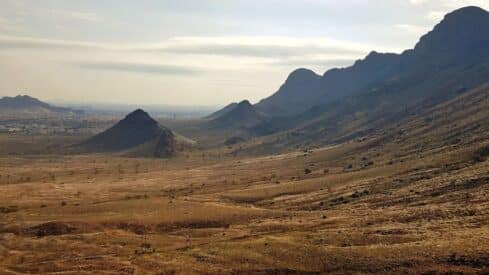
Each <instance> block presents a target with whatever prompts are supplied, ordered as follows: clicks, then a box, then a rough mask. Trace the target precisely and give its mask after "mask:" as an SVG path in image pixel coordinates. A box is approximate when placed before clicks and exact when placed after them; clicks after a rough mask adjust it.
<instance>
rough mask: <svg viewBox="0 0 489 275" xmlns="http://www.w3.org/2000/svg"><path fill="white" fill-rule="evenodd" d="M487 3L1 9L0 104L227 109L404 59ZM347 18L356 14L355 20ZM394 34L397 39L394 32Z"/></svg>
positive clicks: (24, 0)
mask: <svg viewBox="0 0 489 275" xmlns="http://www.w3.org/2000/svg"><path fill="white" fill-rule="evenodd" d="M467 5H477V6H480V7H482V8H485V9H487V8H489V2H488V1H482V0H478V1H477V0H475V1H468V0H467V1H465V0H464V1H455V0H394V1H376V4H372V3H369V1H366V0H350V1H342V3H337V1H330V0H317V1H313V0H305V1H277V0H268V1H260V2H258V1H226V2H221V1H216V0H204V1H196V0H186V1H178V3H177V2H174V1H152V0H151V1H139V2H137V3H136V2H132V1H111V0H110V1H103V2H100V1H59V0H50V1H42V3H41V2H40V1H33V0H15V1H14V0H5V1H2V3H1V4H0V7H1V9H0V48H2V52H1V53H0V60H1V61H0V73H1V74H2V76H3V81H2V82H1V83H0V96H15V95H18V94H28V95H31V96H34V97H38V98H40V99H42V100H45V101H49V102H61V101H64V102H76V103H80V104H82V103H83V102H87V103H95V102H96V103H97V104H129V105H141V104H142V105H148V104H153V105H171V106H208V107H210V106H223V105H225V104H227V103H229V102H236V101H240V100H242V99H249V100H250V101H251V102H257V101H259V100H260V99H262V98H264V97H267V96H269V95H271V94H272V93H273V92H275V91H276V90H277V89H278V88H279V86H280V85H281V84H282V83H283V82H284V81H285V78H286V77H287V75H288V74H289V73H290V72H291V71H292V70H294V69H296V68H299V67H305V68H309V69H312V70H314V71H315V72H316V73H318V74H323V73H324V72H325V71H326V70H328V69H330V68H333V67H344V66H348V65H351V64H353V62H354V61H355V60H357V59H360V58H363V57H364V56H365V55H366V54H367V53H368V52H370V51H372V50H375V51H379V52H400V51H402V50H404V49H408V48H412V47H413V46H414V44H415V43H416V42H417V40H418V39H419V37H420V36H421V35H422V34H424V33H426V32H428V31H429V30H431V29H432V28H433V26H434V25H435V24H437V23H438V22H439V21H440V20H441V19H442V17H443V15H444V14H446V13H447V12H450V11H452V10H454V9H457V8H460V7H463V6H467ZM345 15H348V16H345ZM393 30H395V31H393Z"/></svg>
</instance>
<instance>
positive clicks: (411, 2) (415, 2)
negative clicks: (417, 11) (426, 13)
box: [409, 0, 429, 5]
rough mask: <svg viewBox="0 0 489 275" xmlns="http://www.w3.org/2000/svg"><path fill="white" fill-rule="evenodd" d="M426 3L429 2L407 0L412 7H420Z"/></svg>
mask: <svg viewBox="0 0 489 275" xmlns="http://www.w3.org/2000/svg"><path fill="white" fill-rule="evenodd" d="M428 1H429V0H409V3H410V4H412V5H421V4H424V3H426V2H428Z"/></svg>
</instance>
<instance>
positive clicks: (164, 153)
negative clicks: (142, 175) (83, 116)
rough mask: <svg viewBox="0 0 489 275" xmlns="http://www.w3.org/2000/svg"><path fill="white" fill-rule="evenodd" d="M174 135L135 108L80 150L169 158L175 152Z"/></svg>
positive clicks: (87, 142) (83, 145) (175, 140)
mask: <svg viewBox="0 0 489 275" xmlns="http://www.w3.org/2000/svg"><path fill="white" fill-rule="evenodd" d="M177 143H178V142H177V139H176V137H175V135H174V133H173V132H172V131H171V130H170V129H168V128H166V127H164V126H162V125H160V124H159V123H158V122H157V121H156V120H154V119H153V118H151V117H150V116H149V115H148V113H146V112H145V111H143V110H141V109H138V110H136V111H134V112H132V113H130V114H128V115H127V116H126V117H125V118H124V119H123V120H121V121H119V122H118V123H117V124H116V125H114V126H113V127H111V128H109V129H108V130H106V131H104V132H102V133H100V134H98V135H96V136H94V137H92V138H90V139H89V140H87V141H86V142H84V143H83V144H81V147H82V148H83V149H84V150H85V151H87V152H96V153H99V152H124V153H126V154H127V155H134V156H152V157H170V156H173V155H175V153H176V151H177Z"/></svg>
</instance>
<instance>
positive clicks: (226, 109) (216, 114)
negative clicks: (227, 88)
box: [205, 102, 238, 120]
mask: <svg viewBox="0 0 489 275" xmlns="http://www.w3.org/2000/svg"><path fill="white" fill-rule="evenodd" d="M236 106H238V103H236V102H233V103H230V104H228V105H226V106H225V107H224V108H222V109H220V110H218V111H215V112H214V113H212V114H210V115H208V116H206V117H205V119H210V120H212V119H216V118H218V117H220V116H222V115H224V114H226V113H228V112H230V111H232V110H233V109H234V108H236Z"/></svg>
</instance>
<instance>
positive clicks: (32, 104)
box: [0, 95, 80, 114]
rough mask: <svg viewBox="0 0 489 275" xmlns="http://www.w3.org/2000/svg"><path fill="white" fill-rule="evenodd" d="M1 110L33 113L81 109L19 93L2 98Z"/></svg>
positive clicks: (67, 111)
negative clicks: (57, 105) (46, 101)
mask: <svg viewBox="0 0 489 275" xmlns="http://www.w3.org/2000/svg"><path fill="white" fill-rule="evenodd" d="M0 112H6V113H32V114H54V113H71V112H76V113H79V112H80V111H77V110H73V109H70V108H62V107H56V106H52V105H50V104H48V103H45V102H42V101H40V100H39V99H37V98H33V97H30V96H27V95H18V96H15V97H8V96H6V97H3V98H0Z"/></svg>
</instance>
